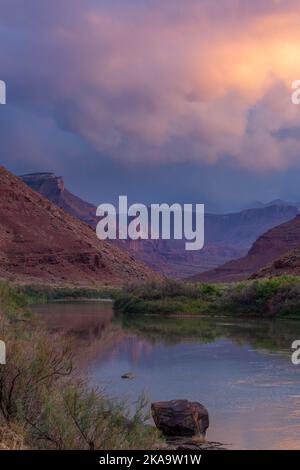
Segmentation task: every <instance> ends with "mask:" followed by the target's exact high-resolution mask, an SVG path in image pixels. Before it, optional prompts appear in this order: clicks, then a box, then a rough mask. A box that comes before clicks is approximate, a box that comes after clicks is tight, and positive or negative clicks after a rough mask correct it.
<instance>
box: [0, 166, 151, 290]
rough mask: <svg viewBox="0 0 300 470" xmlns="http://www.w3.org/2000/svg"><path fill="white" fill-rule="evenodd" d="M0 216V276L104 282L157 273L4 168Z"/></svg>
mask: <svg viewBox="0 0 300 470" xmlns="http://www.w3.org/2000/svg"><path fill="white" fill-rule="evenodd" d="M0 215H1V217H0V253H1V254H0V278H4V279H9V280H11V281H15V282H19V283H35V284H36V283H47V284H53V285H60V286H61V285H70V286H86V287H100V286H105V285H123V284H124V283H130V282H142V281H145V280H152V279H155V278H157V276H158V275H157V274H155V273H154V272H153V271H151V269H149V268H148V267H147V266H145V265H144V264H142V263H140V262H138V261H136V260H135V259H134V258H133V257H131V256H129V255H128V254H127V253H125V252H122V251H121V250H119V249H118V248H117V247H114V246H112V245H111V244H109V243H106V242H103V241H100V240H98V239H97V237H96V234H95V231H94V230H93V229H92V228H91V227H89V226H88V225H86V224H84V223H83V222H81V221H79V220H78V219H76V218H74V217H72V216H70V215H69V214H67V213H65V212H64V211H63V210H61V209H60V208H58V207H57V206H56V205H54V204H52V203H51V202H50V201H49V200H47V199H45V198H44V197H43V196H41V195H40V194H38V193H37V192H35V191H33V190H32V189H30V188H29V187H28V186H27V185H26V184H24V183H23V181H22V180H21V179H20V178H17V177H15V176H13V175H12V174H11V173H9V172H8V171H7V170H5V169H4V168H2V167H0Z"/></svg>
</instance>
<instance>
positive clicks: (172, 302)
mask: <svg viewBox="0 0 300 470" xmlns="http://www.w3.org/2000/svg"><path fill="white" fill-rule="evenodd" d="M115 309H116V311H117V312H121V313H127V314H140V313H146V314H213V315H215V314H219V315H220V314H237V315H245V314H246V315H263V316H280V315H290V316H291V315H294V316H298V315H300V278H299V277H293V276H282V277H278V278H274V279H260V280H254V281H245V282H240V283H237V284H227V285H212V284H190V283H184V282H179V281H167V282H165V283H161V284H159V283H151V284H145V285H143V286H137V287H130V288H128V289H127V290H126V291H124V292H122V293H120V294H118V295H117V296H116V301H115Z"/></svg>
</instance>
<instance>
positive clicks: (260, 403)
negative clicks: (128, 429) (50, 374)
mask: <svg viewBox="0 0 300 470" xmlns="http://www.w3.org/2000/svg"><path fill="white" fill-rule="evenodd" d="M34 311H35V312H36V313H37V314H38V315H39V316H40V317H41V318H43V320H45V321H46V323H47V325H48V328H49V329H50V330H51V331H52V332H60V333H63V334H68V335H70V336H72V337H73V338H74V339H75V344H76V349H77V352H78V353H79V354H78V363H79V367H80V368H82V369H83V370H84V371H85V372H86V373H87V374H88V377H89V381H90V383H91V384H93V385H97V386H99V387H101V388H104V389H105V391H106V392H107V393H108V394H110V395H111V396H113V397H116V398H118V399H122V400H126V401H127V402H128V403H129V404H130V406H134V403H135V402H136V401H137V400H138V398H139V397H140V396H141V394H144V395H145V396H146V397H147V398H148V400H149V403H151V402H152V401H157V400H170V399H179V398H186V399H189V400H194V401H199V402H200V403H202V404H204V405H205V406H206V407H207V409H208V411H209V414H210V427H209V429H208V432H207V439H208V440H209V441H217V442H221V443H223V444H225V445H226V446H227V447H228V448H229V449H299V448H300V366H295V365H293V364H292V362H291V352H292V351H291V343H292V342H293V341H294V340H295V339H300V322H297V321H295V320H294V321H292V320H259V319H255V320H249V319H235V318H231V317H228V316H227V317H218V318H208V317H202V318H199V317H198V318H183V317H168V318H166V317H161V316H126V317H124V316H120V317H116V316H115V315H114V313H113V304H112V303H111V302H109V301H87V302H73V303H69V302H56V303H51V304H47V305H38V306H35V307H34ZM126 372H131V373H133V374H134V376H135V378H134V379H133V380H124V379H122V378H121V376H122V374H124V373H126Z"/></svg>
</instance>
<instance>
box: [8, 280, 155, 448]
mask: <svg viewBox="0 0 300 470" xmlns="http://www.w3.org/2000/svg"><path fill="white" fill-rule="evenodd" d="M0 310H1V314H0V339H1V340H4V341H5V342H6V346H7V364H6V365H1V366H0V431H1V429H2V430H3V429H4V430H9V431H10V432H12V433H15V435H17V436H18V437H19V438H20V440H21V442H22V443H23V444H22V445H24V447H25V448H32V449H133V448H134V449H150V448H153V446H154V444H155V442H157V439H158V434H157V431H156V430H155V429H154V428H152V427H149V426H147V425H146V424H145V422H146V420H147V418H148V416H147V413H145V412H144V410H145V403H144V402H141V404H139V405H138V406H137V409H136V412H135V414H134V416H133V417H132V416H131V415H130V414H129V410H128V408H127V406H126V405H125V404H124V403H117V402H115V401H113V400H111V399H109V398H108V397H106V396H105V395H104V394H103V393H102V392H101V391H100V390H97V389H94V388H90V387H89V386H88V384H87V382H86V380H85V379H84V378H82V377H80V376H79V375H78V373H77V371H76V369H75V368H74V363H75V362H74V359H75V356H74V352H73V349H72V345H71V344H69V342H68V341H67V340H65V339H63V338H62V337H61V336H59V335H53V334H50V333H48V332H47V331H45V330H44V329H43V327H42V326H41V325H40V324H39V322H38V321H37V320H36V319H35V318H33V317H32V316H29V315H28V299H27V298H26V295H25V293H24V292H20V291H19V290H18V289H13V288H11V287H10V286H8V285H7V284H3V283H0ZM0 434H1V432H0ZM3 434H5V433H3ZM6 435H7V432H6ZM3 445H4V444H3ZM0 447H1V442H0Z"/></svg>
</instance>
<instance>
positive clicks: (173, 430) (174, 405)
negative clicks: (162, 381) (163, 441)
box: [151, 400, 209, 438]
mask: <svg viewBox="0 0 300 470" xmlns="http://www.w3.org/2000/svg"><path fill="white" fill-rule="evenodd" d="M151 411H152V416H153V420H154V423H155V425H156V426H157V428H158V429H159V430H160V431H161V432H162V433H163V434H164V435H165V436H189V437H191V436H200V437H202V438H204V437H205V434H206V430H207V428H208V426H209V417H208V411H207V409H206V408H205V407H204V406H203V405H201V404H200V403H198V402H191V401H188V400H171V401H159V402H156V403H152V405H151Z"/></svg>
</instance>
